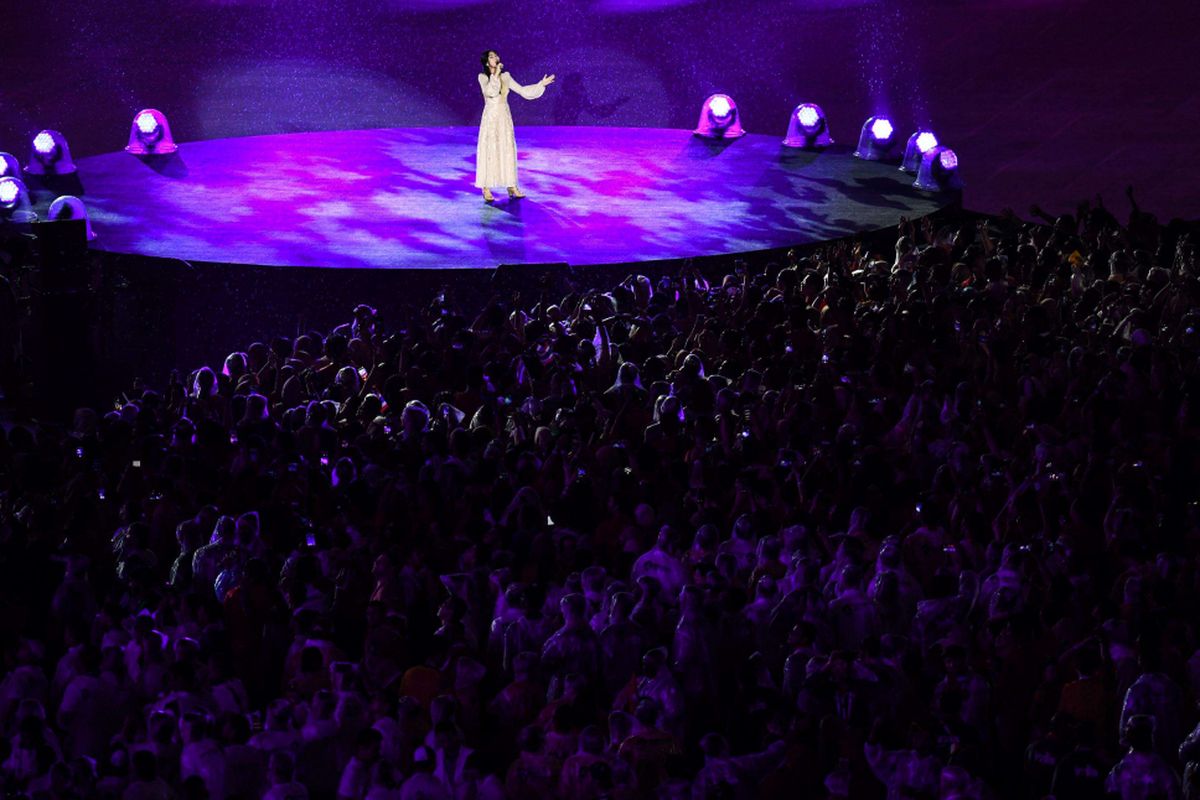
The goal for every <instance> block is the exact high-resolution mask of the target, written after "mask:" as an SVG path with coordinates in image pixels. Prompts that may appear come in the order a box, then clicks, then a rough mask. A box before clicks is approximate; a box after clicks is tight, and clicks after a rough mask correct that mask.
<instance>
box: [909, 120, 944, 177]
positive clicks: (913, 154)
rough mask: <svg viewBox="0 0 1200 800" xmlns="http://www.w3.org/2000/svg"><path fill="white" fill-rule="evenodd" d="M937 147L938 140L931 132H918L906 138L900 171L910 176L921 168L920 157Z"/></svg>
mask: <svg viewBox="0 0 1200 800" xmlns="http://www.w3.org/2000/svg"><path fill="white" fill-rule="evenodd" d="M937 146H938V138H937V136H936V135H935V134H934V132H933V131H926V130H920V131H917V132H916V133H914V134H913V135H912V136H910V137H908V144H907V145H905V147H904V161H903V163H902V164H901V165H900V169H902V170H903V171H905V172H907V173H910V174H912V175H916V174H917V170H918V169H920V168H921V157H922V156H924V155H925V154H926V153H928V152H929V151H930V150H932V149H933V148H935V147H937Z"/></svg>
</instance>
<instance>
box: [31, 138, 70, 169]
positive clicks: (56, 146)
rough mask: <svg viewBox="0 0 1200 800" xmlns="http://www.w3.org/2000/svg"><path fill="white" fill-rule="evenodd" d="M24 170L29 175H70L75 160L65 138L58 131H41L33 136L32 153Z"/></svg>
mask: <svg viewBox="0 0 1200 800" xmlns="http://www.w3.org/2000/svg"><path fill="white" fill-rule="evenodd" d="M25 171H26V172H28V173H29V174H30V175H72V174H74V172H75V162H74V161H72V160H71V149H70V148H69V147H67V140H66V138H65V137H64V136H63V135H62V134H61V133H59V132H58V131H48V130H47V131H42V132H40V133H39V134H38V135H37V136H34V137H33V153H32V154H31V155H30V157H29V166H27V167H26V168H25Z"/></svg>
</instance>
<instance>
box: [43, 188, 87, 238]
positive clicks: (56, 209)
mask: <svg viewBox="0 0 1200 800" xmlns="http://www.w3.org/2000/svg"><path fill="white" fill-rule="evenodd" d="M47 216H48V217H49V219H51V220H56V221H57V220H64V219H81V220H83V222H84V226H85V227H86V228H87V240H88V241H89V242H90V241H92V240H93V239H95V238H96V232H95V231H94V230H92V219H91V217H89V216H88V212H87V207H86V206H85V205H84V204H83V201H82V200H80V199H79V198H78V197H74V196H72V195H69V194H65V195H63V196H62V197H60V198H58V199H57V200H55V201H54V202H53V203H51V204H50V211H49V214H48V215H47Z"/></svg>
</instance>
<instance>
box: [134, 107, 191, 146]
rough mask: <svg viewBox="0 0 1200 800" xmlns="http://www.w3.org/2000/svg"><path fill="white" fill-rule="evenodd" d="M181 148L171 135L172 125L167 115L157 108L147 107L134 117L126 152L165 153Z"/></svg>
mask: <svg viewBox="0 0 1200 800" xmlns="http://www.w3.org/2000/svg"><path fill="white" fill-rule="evenodd" d="M178 149H179V146H178V145H176V144H175V139H174V138H173V137H172V136H171V126H170V124H168V123H167V118H166V116H165V115H164V114H163V113H162V112H161V111H159V110H158V109H156V108H145V109H142V110H141V111H139V112H138V113H137V114H136V115H134V118H133V124H132V125H131V126H130V127H129V144H127V145H125V150H126V152H129V153H133V154H134V155H139V156H145V155H163V154H166V153H174V152H175V151H176V150H178Z"/></svg>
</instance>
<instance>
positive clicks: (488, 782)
mask: <svg viewBox="0 0 1200 800" xmlns="http://www.w3.org/2000/svg"><path fill="white" fill-rule="evenodd" d="M1131 199H1132V195H1131ZM1034 214H1035V216H1043V217H1044V216H1045V215H1044V214H1043V213H1042V212H1041V211H1040V210H1038V209H1034ZM1198 243H1200V232H1198V231H1197V229H1196V226H1194V225H1191V226H1189V225H1185V224H1182V223H1171V224H1169V225H1162V224H1159V223H1158V221H1157V220H1155V219H1154V218H1153V217H1151V216H1149V215H1147V214H1145V213H1143V212H1141V211H1140V210H1138V209H1137V207H1136V205H1135V206H1134V210H1133V212H1132V213H1131V215H1130V218H1129V221H1128V223H1125V224H1122V223H1120V222H1118V220H1117V219H1116V217H1115V216H1114V215H1113V214H1112V213H1110V212H1109V211H1108V210H1106V209H1105V208H1104V206H1103V204H1102V203H1099V202H1097V203H1096V204H1094V205H1093V204H1090V203H1088V204H1084V205H1083V206H1081V207H1080V209H1079V210H1078V213H1076V214H1073V215H1064V216H1061V217H1058V218H1057V219H1052V218H1049V217H1046V218H1045V219H1044V220H1040V221H1038V222H1036V223H1026V222H1022V221H1020V220H1019V219H1017V217H1016V216H1015V215H1013V214H1011V213H1009V214H1005V215H1003V216H1001V217H996V218H992V219H976V218H973V217H967V216H963V217H956V218H954V219H953V220H951V222H950V223H949V224H945V225H942V224H940V223H934V222H932V221H931V220H929V219H926V220H921V221H918V222H910V221H907V220H902V221H901V223H900V225H899V227H898V229H897V230H896V231H895V234H894V235H893V236H891V237H890V238H889V239H888V240H887V243H886V247H884V246H881V245H880V244H879V240H877V239H871V240H866V239H864V240H860V241H850V242H842V243H837V244H834V245H829V246H825V247H822V248H818V249H815V250H813V251H811V252H806V253H797V252H793V253H789V254H788V255H787V256H786V257H781V258H780V259H779V261H778V263H771V264H768V265H767V266H766V267H765V268H763V269H758V268H753V269H752V268H748V267H746V266H745V265H744V264H741V263H740V262H730V263H729V264H728V265H727V267H726V270H722V271H728V274H724V275H718V274H714V273H710V272H707V271H701V270H699V269H696V268H693V267H692V266H690V265H689V266H685V267H684V268H682V269H681V270H680V271H679V272H678V274H677V275H676V276H675V277H669V278H664V279H662V280H660V281H651V280H649V279H647V278H645V277H642V276H637V275H631V276H630V277H629V278H627V279H626V280H624V281H622V282H621V283H620V284H617V285H614V286H612V287H611V288H610V289H609V290H608V291H592V290H580V291H573V292H570V293H568V294H567V295H566V296H564V297H561V298H541V299H540V300H539V302H537V303H536V304H533V303H532V302H529V301H528V300H522V299H521V298H520V297H512V298H510V297H496V298H493V299H492V300H491V301H490V302H488V303H487V304H486V305H485V306H484V307H483V308H482V310H481V311H479V313H475V311H476V309H471V310H470V312H468V311H467V309H465V308H464V307H463V305H462V304H460V303H458V302H457V301H456V299H455V297H453V296H451V295H448V294H447V293H442V294H439V295H438V296H437V297H436V298H433V299H432V301H431V302H430V303H429V305H428V307H427V308H426V309H425V310H424V311H423V312H422V313H421V314H418V315H416V316H414V317H411V318H405V319H392V318H389V316H388V314H387V310H386V309H382V310H381V309H376V308H372V307H369V306H366V305H361V306H359V307H357V308H355V309H354V310H353V313H352V314H351V315H350V318H349V319H348V321H347V322H346V323H345V324H343V325H340V326H338V327H336V328H335V329H333V330H330V331H325V332H315V331H314V332H311V333H307V334H305V335H301V336H298V337H295V338H286V337H279V338H275V339H271V340H267V341H260V342H254V343H252V344H249V346H248V347H247V348H246V349H245V351H244V352H235V353H231V354H229V356H228V357H227V358H226V359H225V360H224V363H223V364H218V365H212V366H202V367H200V368H199V369H195V370H193V371H190V372H179V373H175V374H172V375H171V377H170V378H169V379H168V380H167V381H166V382H165V383H163V384H162V385H158V386H153V385H148V384H145V383H142V382H140V381H139V382H136V383H135V384H134V385H133V386H131V387H130V388H129V390H128V391H127V392H125V394H124V396H123V397H122V398H121V400H120V401H119V402H118V403H117V404H116V407H114V408H109V409H100V410H91V409H80V410H79V411H77V412H76V413H75V415H74V418H73V419H72V420H70V421H69V423H65V424H63V425H62V426H58V427H56V426H54V425H50V424H47V423H45V422H43V423H41V424H38V425H33V424H11V425H6V426H5V427H4V428H3V433H2V435H0V612H2V613H0V648H2V653H3V659H4V676H3V680H2V682H0V728H2V735H0V782H2V783H3V786H4V787H5V789H6V791H7V793H8V794H7V795H6V796H7V797H29V798H52V799H53V800H65V799H66V798H127V799H129V800H143V799H145V800H149V799H157V798H171V797H176V798H197V799H198V798H213V799H214V800H220V799H224V800H235V799H237V798H241V799H247V798H249V799H252V800H258V798H264V800H284V799H285V798H286V799H287V800H299V799H300V798H337V799H338V800H365V799H367V798H369V799H370V800H385V798H399V799H400V800H413V799H415V798H425V799H426V800H435V799H439V798H445V799H446V800H459V799H460V798H463V799H465V798H479V799H480V800H483V799H487V798H505V797H507V798H513V799H514V800H517V799H519V798H532V797H547V798H563V800H592V799H593V798H597V799H598V798H651V797H668V798H671V797H690V798H739V799H740V798H751V797H761V798H774V797H778V798H784V797H788V798H790V797H813V798H817V797H828V798H855V799H857V798H887V800H900V798H926V799H927V800H952V799H954V798H957V799H959V800H966V799H970V800H982V799H983V798H1046V797H1050V796H1052V797H1054V798H1059V800H1070V799H1071V798H1080V799H1082V798H1097V797H1105V796H1113V797H1120V798H1122V800H1133V799H1134V798H1179V797H1192V798H1196V797H1200V728H1194V726H1195V725H1196V723H1197V721H1198V720H1200V713H1197V709H1196V706H1195V703H1196V701H1197V700H1200V649H1198V648H1200V630H1198V626H1197V619H1196V614H1195V612H1194V609H1195V608H1196V607H1197V605H1198V602H1200V560H1198V554H1200V485H1198V484H1197V481H1196V476H1197V475H1200V447H1198V444H1200V436H1198V435H1200V369H1198V368H1197V355H1198V354H1200V330H1198V329H1200V268H1198V266H1200V265H1197V261H1196V245H1197V244H1198Z"/></svg>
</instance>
